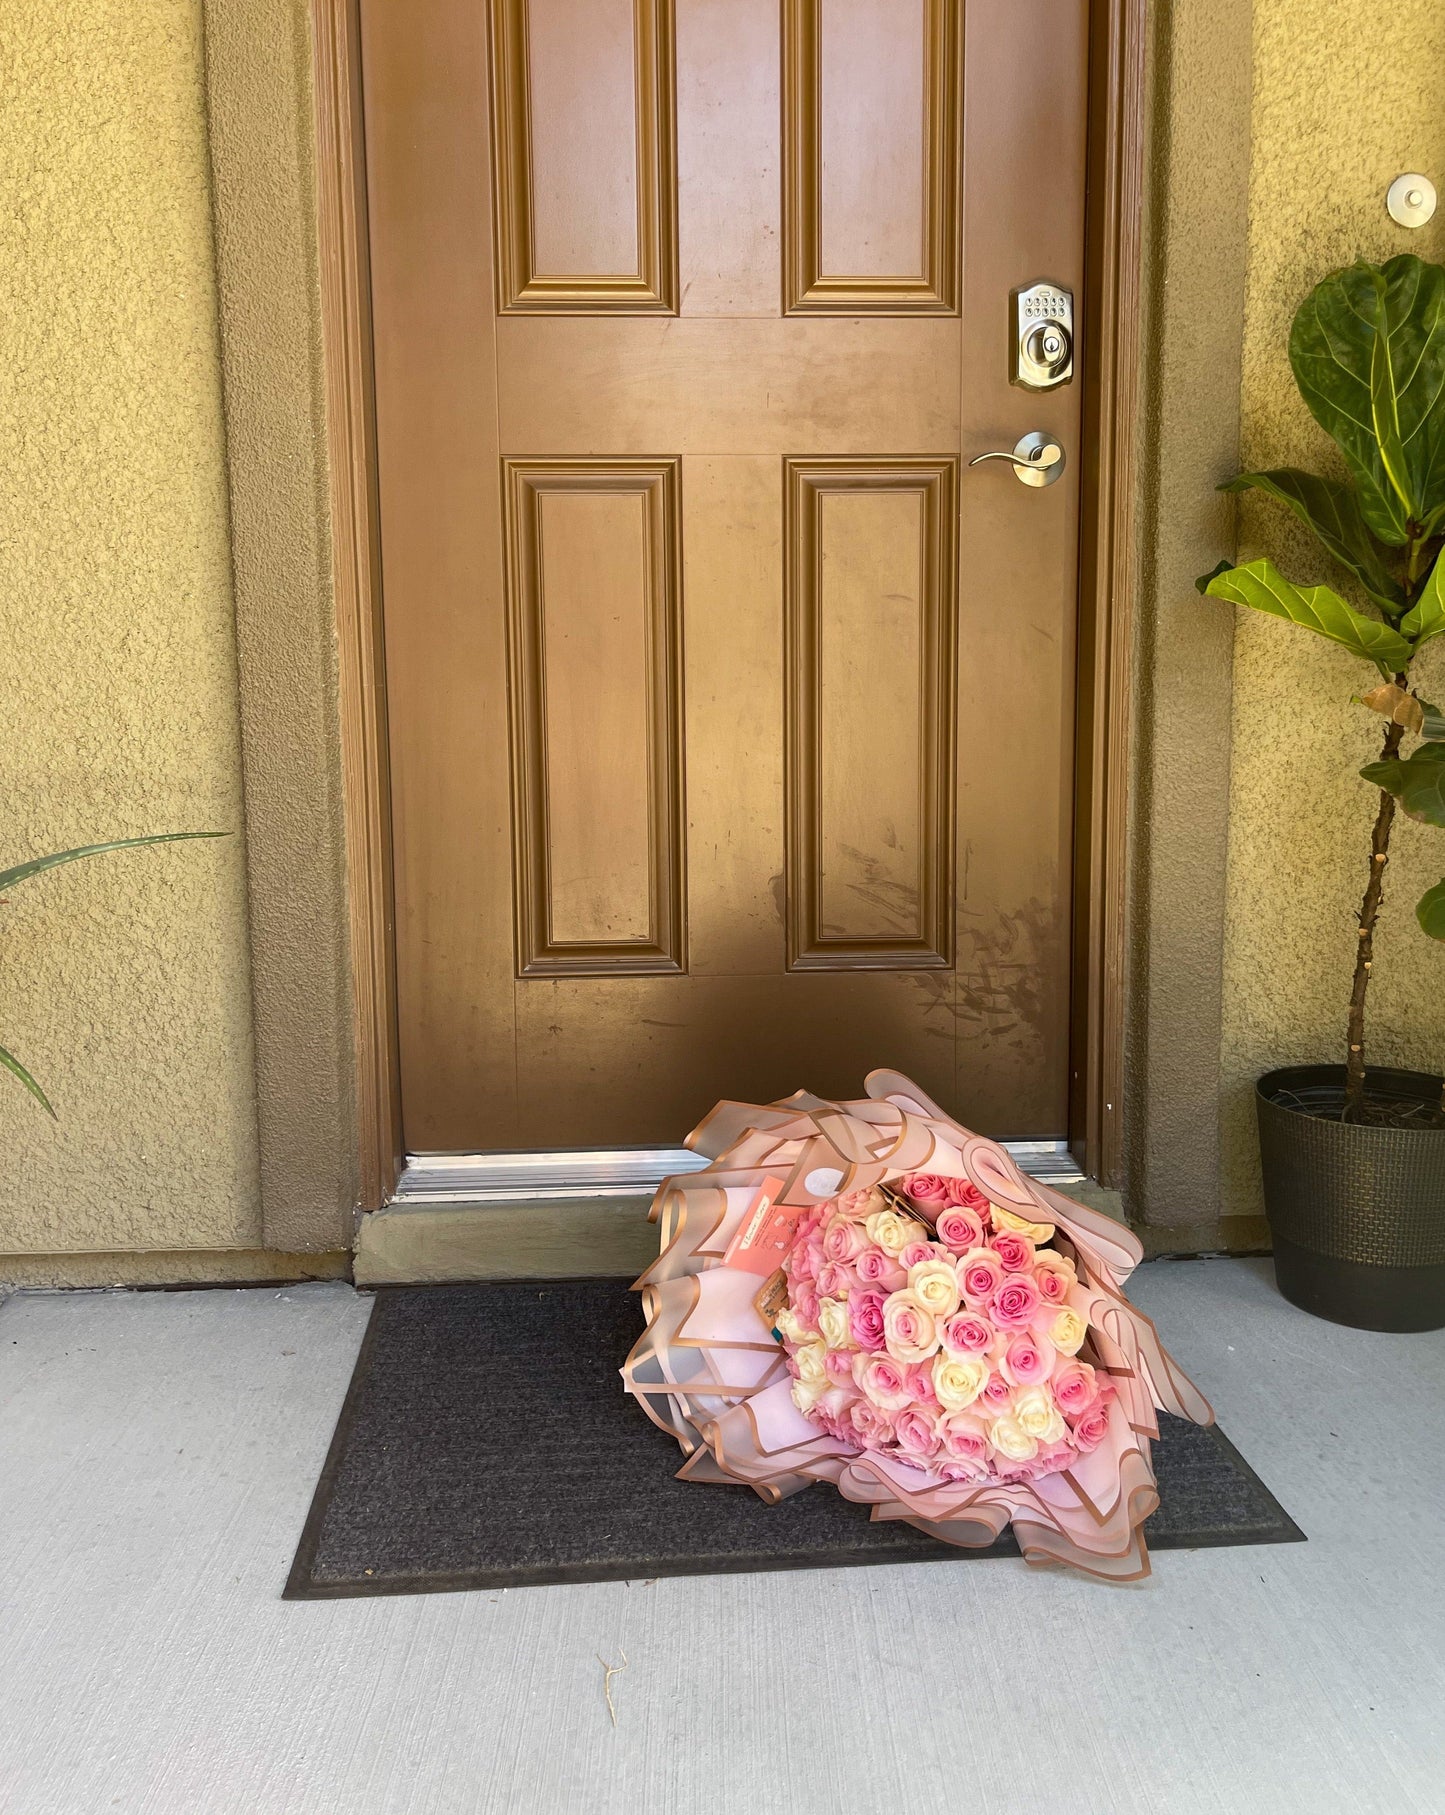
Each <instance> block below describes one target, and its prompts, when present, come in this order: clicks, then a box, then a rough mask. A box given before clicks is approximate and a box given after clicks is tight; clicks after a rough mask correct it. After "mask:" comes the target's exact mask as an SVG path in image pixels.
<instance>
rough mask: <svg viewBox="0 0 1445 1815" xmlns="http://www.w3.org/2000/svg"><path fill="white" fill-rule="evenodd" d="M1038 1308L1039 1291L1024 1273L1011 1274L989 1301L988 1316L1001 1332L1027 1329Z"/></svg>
mask: <svg viewBox="0 0 1445 1815" xmlns="http://www.w3.org/2000/svg"><path fill="white" fill-rule="evenodd" d="M1038 1308H1039V1289H1038V1287H1037V1286H1036V1285H1035V1284H1034V1282H1033V1280H1032V1279H1030V1278H1029V1276H1028V1275H1027V1274H1026V1273H1011V1274H1010V1275H1009V1276H1008V1278H1007V1279H1005V1280H1004V1282H1003V1284H1002V1285H1001V1286H1000V1287H999V1288H998V1290H997V1291H996V1292H995V1293H994V1295H993V1297H992V1298H991V1299H990V1300H989V1306H988V1310H989V1316H990V1317H992V1318H993V1320H994V1322H995V1323H996V1324H997V1325H998V1326H999V1328H1000V1329H1003V1330H1024V1329H1027V1328H1028V1326H1029V1324H1030V1322H1031V1321H1032V1320H1033V1316H1034V1313H1035V1312H1036V1311H1037V1310H1038Z"/></svg>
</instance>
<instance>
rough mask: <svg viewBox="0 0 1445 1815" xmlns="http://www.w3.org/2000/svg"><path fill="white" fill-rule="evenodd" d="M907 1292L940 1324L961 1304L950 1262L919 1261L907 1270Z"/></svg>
mask: <svg viewBox="0 0 1445 1815" xmlns="http://www.w3.org/2000/svg"><path fill="white" fill-rule="evenodd" d="M908 1290H909V1291H910V1292H911V1293H912V1294H913V1296H914V1297H915V1298H916V1299H917V1300H918V1302H919V1304H921V1305H922V1306H923V1308H924V1309H925V1310H926V1311H932V1313H933V1315H934V1316H935V1317H936V1318H937V1319H938V1321H939V1322H940V1323H941V1322H942V1321H943V1319H944V1318H945V1317H952V1316H953V1314H954V1312H955V1311H956V1310H957V1309H958V1307H959V1305H960V1304H961V1303H962V1302H963V1294H962V1293H961V1292H960V1291H959V1289H958V1271H957V1269H956V1268H955V1266H954V1264H953V1262H952V1261H951V1260H921V1261H919V1263H918V1265H917V1266H916V1267H910V1268H909V1269H908Z"/></svg>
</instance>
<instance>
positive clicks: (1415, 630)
mask: <svg viewBox="0 0 1445 1815" xmlns="http://www.w3.org/2000/svg"><path fill="white" fill-rule="evenodd" d="M1442 569H1445V558H1442V557H1441V556H1438V555H1437V556H1436V558H1435V565H1434V566H1433V567H1432V568H1431V569H1430V571H1429V573H1428V574H1427V575H1426V577H1425V584H1424V585H1423V586H1422V587H1421V588H1420V596H1419V598H1418V599H1416V601H1415V603H1414V604H1413V605H1412V606H1411V607H1410V609H1409V610H1408V611H1407V612H1406V613H1405V615H1404V617H1403V618H1401V619H1400V634H1401V636H1407V637H1409V639H1410V641H1411V642H1412V643H1413V644H1414V645H1415V647H1416V648H1417V649H1418V648H1419V647H1420V645H1421V644H1422V643H1428V642H1429V641H1430V639H1431V637H1437V636H1439V635H1440V633H1441V632H1442V631H1445V572H1442V571H1441V570H1442Z"/></svg>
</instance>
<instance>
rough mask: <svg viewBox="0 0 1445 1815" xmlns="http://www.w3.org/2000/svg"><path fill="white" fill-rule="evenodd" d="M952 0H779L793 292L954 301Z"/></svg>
mask: <svg viewBox="0 0 1445 1815" xmlns="http://www.w3.org/2000/svg"><path fill="white" fill-rule="evenodd" d="M958 13H959V8H958V6H957V5H956V4H954V0H785V4H784V8H783V41H784V78H783V94H784V117H783V138H784V157H785V160H786V169H787V179H788V180H787V192H786V200H785V208H784V235H785V244H786V252H787V270H786V277H785V288H784V295H785V303H786V307H787V308H788V310H789V311H790V312H792V313H800V312H802V311H805V310H808V311H824V312H829V313H833V314H856V313H860V312H869V311H875V310H876V311H881V312H883V313H886V314H890V315H897V314H905V313H911V312H913V311H920V312H923V313H926V314H940V315H953V314H956V313H957V311H958V167H959V141H958V73H959V63H958Z"/></svg>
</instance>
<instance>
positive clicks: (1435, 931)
mask: <svg viewBox="0 0 1445 1815" xmlns="http://www.w3.org/2000/svg"><path fill="white" fill-rule="evenodd" d="M1415 918H1416V919H1417V920H1418V921H1419V922H1420V925H1421V927H1422V929H1423V930H1424V931H1425V932H1427V933H1428V934H1429V935H1430V937H1431V938H1432V939H1445V882H1437V883H1436V884H1435V886H1434V888H1433V889H1426V891H1425V893H1424V894H1423V895H1422V896H1421V897H1420V899H1419V901H1418V902H1417V903H1416V906H1415Z"/></svg>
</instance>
